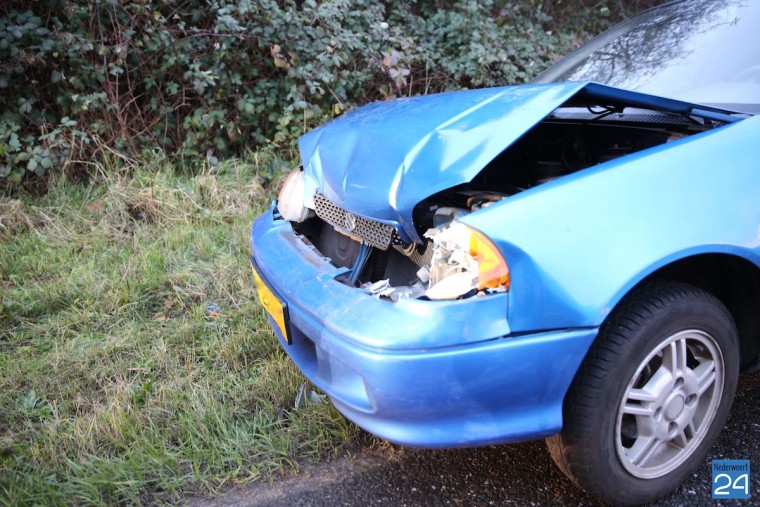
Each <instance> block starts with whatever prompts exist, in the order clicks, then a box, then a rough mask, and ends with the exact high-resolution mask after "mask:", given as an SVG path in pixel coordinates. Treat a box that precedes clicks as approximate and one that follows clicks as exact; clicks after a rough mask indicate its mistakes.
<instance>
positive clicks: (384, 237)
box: [314, 194, 394, 250]
mask: <svg viewBox="0 0 760 507" xmlns="http://www.w3.org/2000/svg"><path fill="white" fill-rule="evenodd" d="M314 210H315V211H316V212H317V216H318V217H319V218H321V219H322V220H324V221H325V222H327V223H328V224H330V225H333V226H335V227H337V228H339V229H342V230H344V231H346V232H348V233H350V234H352V235H354V236H358V237H360V238H361V239H362V241H364V242H365V243H367V244H368V245H370V246H374V247H376V248H380V249H382V250H385V249H387V248H388V245H390V244H391V238H392V237H393V231H394V229H393V227H392V226H390V225H388V224H384V223H381V222H375V221H374V220H367V219H366V218H362V217H358V216H356V215H354V214H352V213H349V212H348V211H346V210H344V209H343V208H340V207H338V206H336V205H335V204H333V203H332V202H331V201H330V200H329V199H328V198H327V197H325V196H324V195H322V194H314Z"/></svg>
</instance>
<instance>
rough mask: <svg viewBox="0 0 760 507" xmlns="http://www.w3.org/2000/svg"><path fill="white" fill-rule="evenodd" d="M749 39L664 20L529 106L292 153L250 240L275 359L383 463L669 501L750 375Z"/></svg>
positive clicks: (413, 111)
mask: <svg viewBox="0 0 760 507" xmlns="http://www.w3.org/2000/svg"><path fill="white" fill-rule="evenodd" d="M757 26H760V4H758V3H757V2H739V1H731V0H721V1H714V0H689V1H688V2H674V3H670V4H666V5H664V6H661V7H658V8H655V9H651V10H649V11H646V12H644V13H642V14H640V15H638V16H636V17H634V18H631V19H630V20H628V21H626V22H624V23H622V24H621V25H618V26H617V27H615V28H613V29H612V30H610V31H608V32H606V33H605V34H602V35H601V36H599V37H598V38H596V39H594V40H592V41H591V42H590V43H589V44H587V45H586V46H584V47H582V48H581V49H579V50H577V51H576V52H575V53H572V54H571V55H569V56H568V57H566V58H565V59H564V60H561V61H560V62H558V63H557V64H556V65H555V66H554V67H552V68H550V69H549V70H548V71H546V72H545V73H544V74H542V75H541V76H539V78H538V79H537V80H536V81H534V82H533V83H531V84H528V85H523V86H509V87H503V88H493V89H480V90H467V91H459V92H451V93H444V94H438V95H429V96H422V97H414V98H405V99H400V100H394V101H388V102H382V103H373V104H369V105H367V106H364V107H362V108H359V109H357V110H355V111H353V112H351V113H349V114H346V115H344V116H342V117H339V118H337V119H335V120H334V121H332V122H330V123H327V124H326V125H324V126H322V127H319V128H317V129H315V130H314V131H312V132H310V133H308V134H306V135H304V136H303V137H302V138H301V140H300V152H301V157H302V165H301V166H300V167H298V168H296V169H295V170H294V171H293V172H292V173H291V174H290V175H289V176H288V178H287V180H286V181H285V183H284V185H283V187H282V189H281V191H280V193H279V196H278V199H277V201H276V202H275V203H274V204H273V205H272V207H271V208H270V209H269V210H267V211H266V212H265V213H264V214H263V215H262V216H260V217H259V218H257V219H256V220H255V221H254V223H253V225H252V229H251V246H252V251H253V255H252V257H251V261H252V265H253V272H254V278H255V282H256V284H257V290H258V294H259V296H260V300H261V302H262V304H263V306H264V307H265V309H266V311H267V313H268V315H269V318H270V322H271V324H272V326H273V329H274V332H275V334H276V335H277V337H278V339H279V340H280V342H281V344H282V347H283V348H284V349H285V351H286V352H287V353H288V355H289V356H290V357H291V358H292V360H293V361H294V362H295V364H296V365H297V366H298V367H299V368H300V369H301V371H303V373H304V374H305V375H306V377H308V378H309V379H310V381H311V382H313V383H314V384H315V385H316V386H318V387H319V388H320V389H321V390H322V391H324V392H325V393H326V394H327V395H328V396H329V398H330V400H331V401H332V403H333V404H334V405H335V407H336V408H337V409H338V410H339V411H340V412H342V413H343V414H344V415H345V416H346V417H348V418H349V419H350V420H352V421H354V422H355V423H356V424H358V425H359V426H361V427H362V428H365V429H366V430H367V431H369V432H371V433H373V434H375V435H378V436H380V437H382V438H384V439H387V440H390V441H392V442H397V443H401V444H404V445H412V446H421V447H462V446H477V445H486V444H495V443H507V442H516V441H522V440H529V439H538V438H546V439H547V444H548V447H549V451H550V453H551V455H552V457H553V459H554V460H555V462H556V463H557V464H558V466H559V467H560V468H561V469H562V470H563V472H565V474H567V475H568V477H570V478H571V479H572V480H573V481H575V482H576V483H577V484H579V485H580V486H581V487H583V488H584V489H586V490H587V491H589V492H590V493H592V494H594V495H596V496H598V497H599V498H601V499H603V500H605V501H608V502H613V503H622V504H632V503H641V502H646V501H650V500H653V499H655V498H658V497H660V496H662V495H664V494H666V493H668V492H669V491H672V490H674V489H675V488H676V487H678V485H679V484H681V483H682V482H683V481H684V480H685V479H686V478H687V477H688V476H689V475H690V474H691V473H693V471H694V470H695V469H696V468H697V466H699V464H701V463H702V462H703V460H704V457H705V456H706V454H707V452H708V450H709V448H710V447H711V446H712V444H713V442H714V441H715V440H716V438H717V436H718V434H719V432H720V430H721V428H722V426H723V425H724V423H725V421H726V418H727V416H728V414H729V411H730V407H731V402H732V398H733V395H734V392H735V389H736V385H737V378H738V375H739V373H740V372H742V371H751V370H753V369H757V368H758V365H759V364H760V363H759V362H758V356H759V354H760V199H758V195H760V162H758V161H760V117H758V116H755V115H756V114H757V113H758V112H760V36H758V32H757V28H756V27H757Z"/></svg>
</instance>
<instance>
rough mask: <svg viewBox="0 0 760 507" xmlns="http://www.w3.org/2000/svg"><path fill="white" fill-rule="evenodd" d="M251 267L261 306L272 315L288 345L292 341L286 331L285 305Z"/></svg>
mask: <svg viewBox="0 0 760 507" xmlns="http://www.w3.org/2000/svg"><path fill="white" fill-rule="evenodd" d="M251 269H252V271H253V283H254V285H255V286H256V293H257V294H258V295H259V301H260V302H261V306H263V307H264V309H265V310H266V311H267V313H268V314H269V315H270V316H271V317H272V320H273V321H274V323H275V325H277V328H278V329H279V330H280V333H282V336H283V337H285V342H287V344H288V345H290V344H291V343H292V342H291V339H290V334H289V333H288V318H287V317H288V316H287V307H286V306H285V304H284V303H283V302H281V301H280V300H279V299H278V298H277V296H275V294H274V292H272V289H270V288H269V286H268V285H267V284H266V283H265V282H264V280H262V279H261V276H259V273H258V272H257V271H256V268H255V267H253V266H251Z"/></svg>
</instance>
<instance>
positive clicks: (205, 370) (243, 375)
mask: <svg viewBox="0 0 760 507" xmlns="http://www.w3.org/2000/svg"><path fill="white" fill-rule="evenodd" d="M281 165H282V161H280V160H278V159H276V158H274V157H272V156H256V157H254V158H253V159H252V160H251V161H250V162H247V163H243V162H228V163H226V164H223V165H222V166H221V167H218V168H216V169H215V170H214V171H210V170H207V171H205V172H203V173H202V174H199V175H193V176H181V175H179V176H178V175H177V174H178V173H179V172H178V171H176V170H175V169H174V168H172V167H171V166H170V164H168V163H167V162H165V161H158V162H156V161H154V162H151V163H149V164H146V165H145V166H143V167H128V168H126V169H122V170H119V171H117V170H115V169H112V170H111V171H110V173H108V172H105V171H104V172H103V173H104V174H113V175H112V176H104V177H101V178H100V179H99V181H97V182H96V183H95V184H92V185H83V184H74V183H67V182H65V181H59V182H55V183H54V185H53V187H52V188H51V189H50V191H49V193H48V194H47V196H45V197H43V198H37V199H32V198H22V199H21V200H18V199H16V200H11V199H4V200H0V505H18V504H39V505H61V504H82V505H91V504H92V505H105V504H108V505H113V504H134V503H167V502H168V503H172V502H177V501H180V500H181V499H182V498H183V497H185V496H186V495H188V494H199V493H200V494H204V493H208V492H212V491H214V490H216V489H217V488H219V487H220V486H223V485H228V484H234V483H244V482H247V481H251V480H256V479H258V478H260V477H267V476H271V474H272V473H273V472H276V471H278V470H281V469H283V468H288V467H294V466H297V463H298V462H299V461H303V460H306V459H316V458H319V457H322V456H324V455H325V454H327V453H329V452H331V450H335V449H337V448H339V447H340V446H341V445H345V444H347V443H349V442H351V441H352V440H353V439H355V438H356V436H357V434H358V432H357V430H356V429H355V428H354V427H353V426H351V425H350V424H348V423H347V422H346V421H345V420H344V419H343V418H342V417H341V416H340V415H338V414H337V413H336V412H335V411H334V409H332V408H331V407H330V406H329V405H328V404H324V405H316V406H310V407H306V408H304V409H299V410H298V411H294V410H290V408H291V407H292V406H293V401H294V397H295V393H296V389H297V387H298V385H299V384H300V383H302V382H303V381H304V379H303V377H302V376H301V374H300V373H299V372H298V371H297V369H296V368H295V367H294V366H293V365H292V364H291V362H290V361H289V359H288V358H287V357H286V356H285V354H284V353H283V352H282V350H280V347H279V345H278V344H277V341H276V339H275V338H274V336H273V335H272V333H271V331H270V330H269V327H268V326H267V325H266V320H265V316H264V314H263V312H262V309H261V308H260V306H259V305H258V302H257V301H256V300H255V294H254V289H253V286H252V279H251V278H252V277H251V274H250V268H249V265H248V259H247V257H248V255H249V240H248V231H249V224H250V221H251V220H252V219H253V217H254V216H256V215H257V214H258V213H260V212H261V211H262V210H263V209H264V207H265V206H266V204H267V203H268V202H269V200H271V198H272V192H271V190H268V188H276V186H277V179H278V178H281V176H279V175H281V174H283V172H282V170H281ZM272 175H278V177H275V178H274V180H275V181H273V182H272V184H271V185H266V184H265V182H267V181H268V180H269V179H270V178H271V177H272ZM262 185H264V186H262ZM264 187H267V188H264ZM208 303H215V304H217V305H219V307H220V308H221V314H220V315H219V316H218V317H216V318H210V317H209V316H208V315H207V312H206V306H207V304H208Z"/></svg>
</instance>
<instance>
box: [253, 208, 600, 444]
mask: <svg viewBox="0 0 760 507" xmlns="http://www.w3.org/2000/svg"><path fill="white" fill-rule="evenodd" d="M251 244H252V249H253V256H252V258H251V261H252V263H253V266H254V269H255V270H256V271H257V273H258V275H259V276H260V277H261V278H262V279H263V280H264V282H265V283H266V285H267V286H268V287H269V288H270V289H272V291H273V292H274V293H275V294H276V295H277V297H278V298H279V299H280V300H281V301H282V302H284V303H285V305H286V306H287V311H286V315H287V320H288V329H289V331H288V332H289V334H290V338H291V342H292V343H291V344H287V343H286V341H285V337H284V336H283V334H282V332H281V331H280V327H281V326H278V325H276V324H275V320H274V319H273V318H272V316H271V315H270V324H272V325H273V328H274V329H275V334H276V335H277V336H278V338H279V340H280V342H281V344H282V346H283V348H284V349H285V351H286V352H287V353H288V355H289V356H290V357H291V358H292V360H293V361H294V362H295V363H296V365H297V366H298V367H299V368H300V369H301V371H302V372H303V373H304V374H305V375H306V377H307V378H309V380H310V381H311V382H313V383H314V384H315V385H316V386H317V387H319V388H320V389H322V390H323V391H324V392H325V393H327V395H328V396H329V397H330V399H331V400H332V402H333V404H334V405H335V407H336V408H337V409H338V410H339V411H340V412H342V413H343V414H344V415H345V416H346V417H348V418H349V419H350V420H352V421H354V422H355V423H356V424H358V425H359V426H361V427H362V428H364V429H366V430H367V431H369V432H370V433H373V434H375V435H378V436H380V437H382V438H384V439H387V440H390V441H392V442H396V443H400V444H405V445H413V446H420V447H463V446H475V445H484V444H492V443H502V442H513V441H519V440H530V439H534V438H541V437H545V436H548V435H552V434H554V433H556V432H557V431H559V430H560V429H561V426H562V401H563V398H564V395H565V392H566V391H567V389H568V387H569V385H570V382H571V381H572V379H573V377H574V376H575V372H576V371H577V369H578V367H579V365H580V362H581V361H582V359H583V357H584V355H585V354H586V351H587V350H588V347H589V346H590V344H591V342H592V340H593V339H594V337H595V336H596V333H597V329H596V328H593V329H589V328H584V329H566V330H558V331H549V332H538V333H532V334H522V335H519V336H518V335H513V334H510V330H509V325H508V323H507V298H508V297H509V296H508V294H507V293H503V294H495V295H490V296H486V297H475V298H470V299H465V300H457V301H420V300H415V299H409V300H401V301H399V302H397V303H391V302H389V301H384V300H379V299H377V298H375V297H373V296H371V295H369V294H367V293H365V292H363V291H361V290H359V289H356V288H353V287H349V286H347V285H345V284H343V283H341V282H339V281H337V280H335V278H336V277H337V276H339V275H340V274H343V273H345V272H346V269H345V268H336V267H335V266H333V265H332V264H331V263H330V262H329V261H328V260H327V259H325V258H324V257H323V256H321V255H320V254H319V252H317V251H316V249H315V248H314V247H313V246H311V245H310V244H308V243H307V242H305V241H304V240H303V239H302V238H300V237H299V236H298V235H296V234H295V233H294V232H293V230H292V228H291V226H290V224H289V223H288V222H286V221H284V220H276V219H275V218H274V217H273V213H272V209H270V210H269V211H267V212H266V213H264V214H263V215H262V216H261V217H259V218H258V219H256V220H255V221H254V222H253V225H252V228H251Z"/></svg>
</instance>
